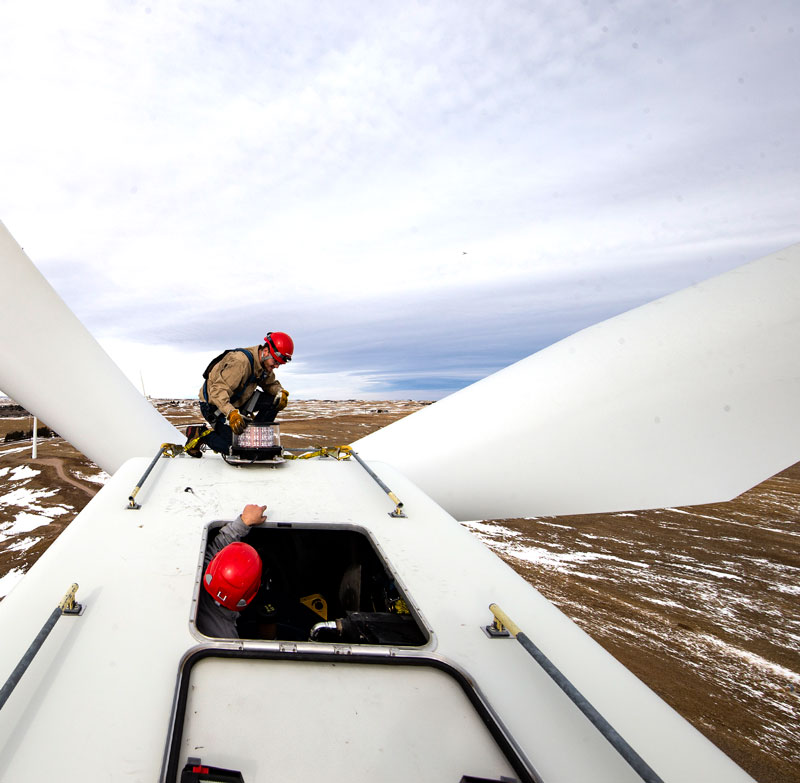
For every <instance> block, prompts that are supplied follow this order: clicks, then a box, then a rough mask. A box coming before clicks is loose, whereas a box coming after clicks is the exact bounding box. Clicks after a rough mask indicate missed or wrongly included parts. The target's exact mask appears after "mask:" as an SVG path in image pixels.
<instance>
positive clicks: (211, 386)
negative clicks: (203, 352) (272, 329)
mask: <svg viewBox="0 0 800 783" xmlns="http://www.w3.org/2000/svg"><path fill="white" fill-rule="evenodd" d="M259 348H260V346H258V345H256V346H254V347H252V348H247V349H246V350H248V351H250V353H251V354H252V356H253V371H252V372H251V370H250V359H248V358H247V356H245V355H244V354H243V353H242V352H241V351H231V352H230V353H229V354H228V355H227V356H225V358H223V359H220V361H218V362H217V363H216V365H215V366H214V367H212V369H211V372H210V373H209V374H208V381H206V383H204V384H203V386H201V387H200V399H201V400H203V401H206V402H210V403H211V404H212V405H216V407H217V408H219V410H220V411H221V412H222V413H223V414H224V415H225V417H226V418H227V416H228V414H229V413H230V412H231V411H232V410H234V409H236V408H238V407H239V406H241V405H244V404H245V403H246V402H247V400H249V399H250V398H251V397H252V396H253V392H254V391H255V390H256V388H257V387H259V386H260V387H261V388H262V389H263V390H264V391H265V392H266V393H267V396H268V397H274V396H275V395H276V394H277V393H278V392H279V391H281V389H283V386H281V385H280V383H278V381H276V380H275V373H274V372H272V370H267V369H266V367H264V366H263V365H262V364H261V362H260V361H259V360H258V349H259ZM253 374H255V376H256V379H255V381H253V382H252V383H248V381H249V380H250V378H251V377H252V376H253ZM206 390H207V391H208V397H207V398H206V396H205V394H204V391H206Z"/></svg>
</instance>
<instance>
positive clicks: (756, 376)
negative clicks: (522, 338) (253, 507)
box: [353, 244, 800, 519]
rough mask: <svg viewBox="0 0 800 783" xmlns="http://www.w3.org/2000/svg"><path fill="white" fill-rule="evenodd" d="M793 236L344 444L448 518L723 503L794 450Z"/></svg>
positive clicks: (797, 317)
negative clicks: (397, 475)
mask: <svg viewBox="0 0 800 783" xmlns="http://www.w3.org/2000/svg"><path fill="white" fill-rule="evenodd" d="M799 404H800V244H798V245H794V246H792V247H790V248H787V249H786V250H783V251H781V252H778V253H774V254H772V255H770V256H767V257H765V258H762V259H760V260H758V261H754V262H751V263H749V264H746V265H744V266H742V267H739V268H737V269H734V270H732V271H730V272H727V273H725V274H723V275H720V276H718V277H715V278H712V279H710V280H707V281H706V282H703V283H700V284H697V285H693V286H691V287H690V288H687V289H684V290H683V291H679V292H677V293H675V294H672V295H670V296H667V297H664V298H663V299H659V300H657V301H655V302H651V303H649V304H646V305H644V306H642V307H639V308H636V309H635V310H631V311H629V312H627V313H623V314H622V315H619V316H617V317H615V318H611V319H609V320H607V321H603V322H602V323H599V324H597V325H595V326H592V327H589V328H588V329H584V330H582V331H580V332H577V333H576V334H574V335H572V336H571V337H568V338H566V339H565V340H562V341H560V342H558V343H556V344H554V345H552V346H550V347H549V348H546V349H544V350H542V351H540V352H538V353H536V354H534V355H532V356H529V357H528V358H526V359H523V360H522V361H520V362H517V363H516V364H513V365H511V366H510V367H507V368H505V369H504V370H501V371H499V372H497V373H495V374H494V375H491V376H489V377H488V378H485V379H483V380H481V381H478V382H477V383H475V384H473V385H471V386H469V387H467V388H465V389H463V390H461V391H459V392H456V393H455V394H453V395H451V396H449V397H446V398H444V399H443V400H441V401H439V402H437V403H436V404H434V405H431V406H429V407H428V408H425V409H423V410H421V411H418V412H417V413H414V414H412V415H411V416H408V417H406V418H404V419H401V420H400V421H398V422H395V423H394V424H391V425H389V426H388V427H386V428H385V429H383V430H380V431H378V432H375V433H373V434H371V435H368V436H366V437H365V438H362V439H361V440H359V441H357V442H356V443H354V444H353V446H354V448H355V450H356V451H357V452H358V453H359V454H360V455H361V456H362V457H363V458H364V459H367V460H381V461H385V462H389V463H391V464H392V465H394V466H395V467H397V468H399V469H400V470H402V471H403V472H404V473H405V474H406V475H407V476H408V477H409V478H410V479H411V480H412V481H414V482H415V483H416V484H417V485H418V486H419V487H420V488H421V489H422V490H424V491H425V492H426V493H427V494H429V495H430V496H431V497H433V498H434V499H435V500H436V501H437V502H438V503H439V504H440V505H442V506H443V507H444V508H445V509H447V511H449V512H450V513H451V514H452V515H453V516H455V517H456V518H458V519H481V518H500V517H520V516H543V515H563V514H578V513H598V512H608V511H621V510H631V509H644V508H663V507H669V506H677V505H694V504H699V503H711V502H719V501H724V500H729V499H730V498H732V497H735V496H736V495H738V494H740V493H741V492H743V491H745V490H746V489H749V488H750V487H752V486H754V485H755V484H757V483H759V482H760V481H763V480H764V479H766V478H768V477H770V476H772V475H774V474H775V473H777V472H779V471H780V470H782V469H784V468H786V467H788V466H789V465H792V464H794V463H795V462H796V461H798V460H799V459H800V414H799V413H798V405H799Z"/></svg>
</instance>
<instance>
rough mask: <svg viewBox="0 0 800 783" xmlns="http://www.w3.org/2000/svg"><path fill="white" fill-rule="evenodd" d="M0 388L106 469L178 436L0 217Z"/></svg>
mask: <svg viewBox="0 0 800 783" xmlns="http://www.w3.org/2000/svg"><path fill="white" fill-rule="evenodd" d="M0 287H1V288H2V289H3V290H4V291H6V292H7V296H6V297H5V300H4V302H3V307H2V308H0V389H2V390H3V391H4V392H5V393H6V394H8V395H9V396H11V397H12V398H13V399H14V400H16V402H18V403H19V404H20V405H23V406H24V407H25V408H27V409H28V410H29V411H30V412H31V413H33V414H34V415H36V416H37V417H38V418H39V419H40V420H41V421H44V422H46V423H47V424H48V425H49V426H50V427H52V428H53V429H54V430H55V431H56V432H57V433H58V434H59V435H61V436H62V437H64V438H66V439H67V440H68V441H69V442H70V443H71V444H72V445H73V446H75V448H77V449H79V450H80V451H82V452H83V453H84V454H85V455H86V456H87V457H89V458H90V459H91V460H93V461H94V462H95V463H97V464H98V465H99V466H100V467H101V468H103V470H106V471H108V472H109V473H113V472H115V471H116V470H117V468H118V467H119V466H120V465H122V463H123V462H125V460H127V459H129V458H130V457H136V456H152V455H154V454H155V453H156V451H157V450H158V447H159V446H160V445H161V444H162V443H164V442H176V441H177V442H180V441H182V440H183V436H182V435H181V434H180V433H179V432H178V430H176V429H175V428H174V427H173V426H172V425H171V424H170V423H169V422H168V421H167V420H166V419H165V418H164V417H163V416H161V414H160V413H158V411H156V410H155V408H153V406H152V405H150V403H149V402H147V400H145V399H144V397H142V395H141V394H139V392H138V391H137V390H136V388H135V387H134V386H133V384H132V383H131V382H130V381H129V380H128V379H127V378H126V377H125V375H124V374H123V373H122V371H121V370H120V369H119V368H118V367H117V365H116V364H114V362H113V361H112V360H111V358H110V357H109V356H108V354H107V353H106V352H105V351H104V350H103V349H102V348H101V347H100V345H99V344H98V343H97V341H96V340H95V339H94V338H93V337H92V336H91V335H90V334H89V332H88V331H87V330H86V328H85V327H84V326H83V324H81V322H80V321H79V320H78V319H77V318H76V317H75V315H74V314H73V313H72V311H71V310H70V309H69V308H68V307H67V305H66V304H65V303H64V301H63V300H62V299H61V297H60V296H59V295H58V294H57V293H56V292H55V291H54V290H53V288H52V287H51V286H50V284H49V283H48V282H47V281H46V280H45V279H44V277H43V276H42V274H41V273H40V272H39V270H38V269H36V267H35V266H34V265H33V264H32V263H31V261H30V259H29V258H28V257H27V256H26V255H25V253H24V252H23V251H22V248H21V247H20V246H19V245H18V244H17V243H16V242H15V241H14V238H13V237H12V236H11V234H10V233H9V232H8V230H7V229H6V227H5V226H4V225H3V224H2V223H0Z"/></svg>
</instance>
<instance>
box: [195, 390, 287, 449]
mask: <svg viewBox="0 0 800 783" xmlns="http://www.w3.org/2000/svg"><path fill="white" fill-rule="evenodd" d="M265 398H266V395H264V394H262V395H261V399H260V400H259V403H258V408H257V409H256V411H255V416H254V418H253V420H254V421H260V422H272V421H275V416H276V414H277V413H278V409H277V408H276V407H275V405H274V404H273V402H272V400H271V399H270V401H269V402H266V399H265ZM244 407H245V405H242V406H241V408H244ZM241 408H240V410H241ZM200 413H202V414H203V418H204V419H205V420H206V421H207V422H208V423H209V424H210V425H211V426H212V427H213V428H214V431H213V432H212V433H211V434H210V435H207V436H206V438H205V441H204V443H206V444H207V445H208V447H209V448H210V449H213V450H214V451H216V452H217V454H229V453H230V448H231V444H232V443H233V431H232V430H231V428H230V427H229V426H228V425H227V423H226V422H225V417H224V416H223V415H222V414H221V413H220V412H219V410H218V409H217V407H216V406H214V405H211V404H210V403H208V402H201V403H200Z"/></svg>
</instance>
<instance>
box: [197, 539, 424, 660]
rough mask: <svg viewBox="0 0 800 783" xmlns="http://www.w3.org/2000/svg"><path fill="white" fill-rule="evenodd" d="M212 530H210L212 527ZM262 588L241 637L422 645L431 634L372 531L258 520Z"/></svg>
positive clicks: (245, 615) (244, 620)
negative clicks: (417, 617) (270, 525)
mask: <svg viewBox="0 0 800 783" xmlns="http://www.w3.org/2000/svg"><path fill="white" fill-rule="evenodd" d="M211 535H212V536H213V531H212V533H211ZM246 540H247V543H248V544H250V545H251V546H253V547H255V549H256V550H257V551H258V553H259V555H260V556H261V560H262V563H263V574H262V583H261V589H260V590H259V593H258V595H257V596H256V598H255V599H254V600H253V601H252V603H251V604H250V605H249V606H248V607H247V608H246V609H245V610H244V611H243V612H242V614H241V616H240V618H239V622H238V631H239V636H240V637H241V638H242V639H278V640H285V641H309V640H312V641H319V642H334V643H343V644H380V645H398V646H419V645H422V644H424V643H425V642H426V636H425V634H424V633H423V632H422V630H421V628H420V627H419V625H418V624H417V622H416V620H415V619H414V617H413V615H412V614H411V613H410V611H409V609H408V606H407V604H406V601H405V600H404V596H403V595H402V594H401V593H400V591H399V590H398V588H397V585H396V584H395V580H394V579H393V577H392V576H391V574H390V573H389V572H388V571H387V569H386V568H385V566H384V565H383V562H382V561H381V559H380V557H379V556H378V554H377V553H376V551H375V549H374V548H373V547H372V544H371V543H370V541H369V539H368V538H367V536H365V535H363V534H362V533H359V532H356V531H353V530H341V529H320V528H295V527H289V526H287V527H277V528H256V529H253V530H251V531H250V533H249V534H248V536H247V539H246Z"/></svg>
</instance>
